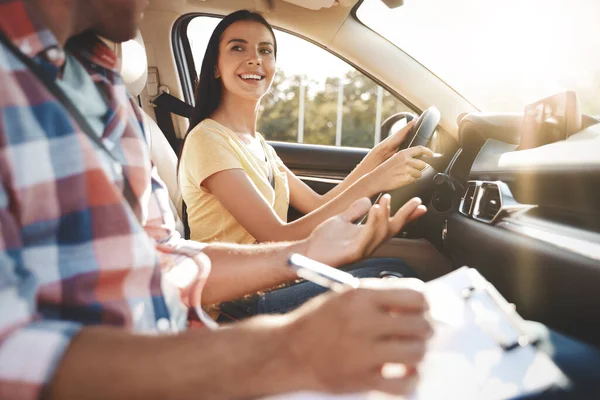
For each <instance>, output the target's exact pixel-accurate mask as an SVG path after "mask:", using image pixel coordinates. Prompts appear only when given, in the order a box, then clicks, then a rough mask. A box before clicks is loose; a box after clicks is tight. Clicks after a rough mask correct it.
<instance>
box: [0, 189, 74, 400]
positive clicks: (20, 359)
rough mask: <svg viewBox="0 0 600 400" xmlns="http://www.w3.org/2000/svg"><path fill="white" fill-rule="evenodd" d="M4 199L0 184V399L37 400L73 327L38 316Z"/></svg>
mask: <svg viewBox="0 0 600 400" xmlns="http://www.w3.org/2000/svg"><path fill="white" fill-rule="evenodd" d="M8 199H9V197H8V193H7V191H6V190H5V189H4V187H3V186H2V185H1V184H0V304H2V306H1V308H0V398H1V399H3V400H12V399H19V400H23V399H37V398H39V397H41V393H42V391H43V390H44V387H45V386H46V385H47V384H48V382H49V381H50V380H51V379H52V377H53V374H54V370H55V369H56V367H57V365H58V364H59V362H60V360H61V358H62V356H63V354H64V352H65V351H66V349H67V348H68V346H69V342H70V340H71V338H72V337H73V335H74V334H75V333H76V332H77V331H78V329H79V325H78V324H75V323H71V322H62V321H52V320H49V319H45V318H44V316H43V315H41V314H40V313H39V312H38V309H37V307H38V304H37V303H36V297H37V296H36V294H37V290H38V287H37V283H36V281H37V280H36V277H35V275H34V274H33V273H32V272H31V271H29V270H28V269H27V266H26V265H24V263H23V256H22V245H21V243H20V240H21V239H20V237H21V234H20V232H19V228H18V225H17V223H16V221H15V219H14V217H13V216H12V214H11V212H10V211H9V200H8Z"/></svg>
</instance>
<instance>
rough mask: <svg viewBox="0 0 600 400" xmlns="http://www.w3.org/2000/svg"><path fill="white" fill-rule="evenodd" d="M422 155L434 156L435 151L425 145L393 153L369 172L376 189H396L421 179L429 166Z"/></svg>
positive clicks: (378, 190) (380, 190)
mask: <svg viewBox="0 0 600 400" xmlns="http://www.w3.org/2000/svg"><path fill="white" fill-rule="evenodd" d="M399 132H402V131H399ZM399 132H398V133H399ZM391 137H392V136H390V138H391ZM382 143H383V142H382ZM396 149H397V147H396ZM422 156H429V157H432V156H433V151H431V150H430V149H428V148H427V147H424V146H416V147H409V148H408V149H405V150H402V151H398V152H397V153H396V154H393V155H392V156H391V157H389V158H388V159H387V160H386V161H384V162H383V163H381V164H380V165H379V166H378V167H377V168H375V169H374V170H373V171H372V172H370V173H369V180H370V182H371V184H372V186H373V187H374V189H375V191H377V192H386V191H390V190H394V189H397V188H399V187H401V186H405V185H408V184H410V183H413V182H414V181H416V180H417V179H419V178H420V177H421V175H422V171H423V170H424V169H425V167H426V166H427V163H425V161H422V160H419V157H422Z"/></svg>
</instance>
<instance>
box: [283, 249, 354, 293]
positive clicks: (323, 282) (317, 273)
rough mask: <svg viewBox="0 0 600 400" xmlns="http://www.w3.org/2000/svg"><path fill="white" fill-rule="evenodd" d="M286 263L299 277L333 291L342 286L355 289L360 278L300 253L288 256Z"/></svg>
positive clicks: (338, 290)
mask: <svg viewBox="0 0 600 400" xmlns="http://www.w3.org/2000/svg"><path fill="white" fill-rule="evenodd" d="M288 265H289V266H290V267H291V268H292V269H293V270H294V271H296V274H298V276H299V277H300V278H303V279H306V280H307V281H310V282H313V283H316V284H317V285H320V286H323V287H326V288H329V289H331V290H333V291H334V292H340V291H342V290H343V288H344V287H350V288H354V289H356V288H358V286H359V284H360V280H359V279H358V278H356V277H354V276H352V275H350V274H349V273H347V272H344V271H340V270H339V269H335V268H333V267H330V266H329V265H325V264H322V263H320V262H318V261H315V260H311V259H310V258H308V257H304V256H303V255H300V254H292V255H291V256H290V257H289V258H288Z"/></svg>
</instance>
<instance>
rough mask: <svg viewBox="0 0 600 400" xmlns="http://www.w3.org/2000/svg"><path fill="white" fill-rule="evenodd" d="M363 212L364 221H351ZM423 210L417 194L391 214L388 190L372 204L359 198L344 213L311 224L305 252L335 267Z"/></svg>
mask: <svg viewBox="0 0 600 400" xmlns="http://www.w3.org/2000/svg"><path fill="white" fill-rule="evenodd" d="M369 207H370V208H369ZM367 212H368V213H369V217H368V220H367V223H366V224H365V225H355V224H353V221H356V220H358V219H359V218H361V217H362V216H364V215H365V214H366V213H367ZM425 212H427V208H426V207H425V206H423V205H421V199H419V198H413V199H411V200H409V201H408V202H407V203H406V204H405V205H404V206H402V207H401V208H400V209H399V210H398V212H396V214H395V215H394V216H393V217H390V195H389V194H385V195H383V196H382V197H381V199H380V200H379V204H375V205H373V206H371V202H370V201H369V199H367V198H363V199H360V200H358V201H356V202H355V203H354V204H353V205H352V206H350V207H349V208H348V209H347V210H346V211H345V212H344V213H342V214H340V215H337V216H335V217H332V218H329V219H328V220H327V221H325V222H323V223H322V224H321V225H319V226H317V227H316V228H315V230H314V231H313V233H312V234H311V236H310V237H309V238H308V240H307V246H306V253H305V255H306V256H307V257H310V258H312V259H315V260H318V261H320V262H322V263H325V264H329V265H332V266H336V267H337V266H340V265H343V264H348V263H351V262H354V261H357V260H360V259H362V258H364V257H366V256H368V255H370V254H371V253H373V252H374V251H375V249H376V248H377V247H378V246H379V245H380V244H381V243H383V242H384V241H386V240H387V239H389V238H391V237H392V236H394V235H395V234H396V233H398V232H399V231H400V230H401V229H402V227H403V226H404V225H405V224H406V223H408V222H410V221H412V220H414V219H416V218H419V217H420V216H422V215H423V214H425Z"/></svg>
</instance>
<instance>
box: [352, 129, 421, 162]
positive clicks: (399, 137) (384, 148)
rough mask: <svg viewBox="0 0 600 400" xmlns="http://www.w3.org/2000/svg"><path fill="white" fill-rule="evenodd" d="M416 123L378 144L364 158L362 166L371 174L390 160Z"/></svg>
mask: <svg viewBox="0 0 600 400" xmlns="http://www.w3.org/2000/svg"><path fill="white" fill-rule="evenodd" d="M414 124H415V121H414V120H412V121H411V122H409V123H408V124H406V126H404V127H403V128H402V129H400V130H398V131H396V132H394V133H393V134H391V135H390V136H388V137H387V138H385V139H384V140H382V141H381V142H379V143H378V144H377V146H375V147H373V148H372V149H371V151H369V154H367V156H366V157H365V158H364V160H363V161H362V163H361V164H363V165H364V168H365V169H366V172H367V173H368V172H371V171H373V170H374V169H375V168H377V167H378V166H379V165H380V164H382V163H383V162H385V161H386V160H388V159H389V158H390V157H391V156H393V155H394V154H396V152H397V151H398V147H400V145H401V144H402V142H404V139H406V136H407V135H408V134H409V133H410V131H411V130H412V127H413V126H414Z"/></svg>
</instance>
